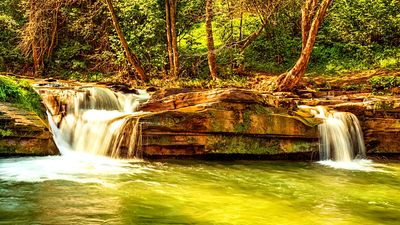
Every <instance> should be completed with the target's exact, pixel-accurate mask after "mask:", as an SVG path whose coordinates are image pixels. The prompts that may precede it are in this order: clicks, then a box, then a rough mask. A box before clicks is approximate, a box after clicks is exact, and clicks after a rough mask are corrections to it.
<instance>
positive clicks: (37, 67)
mask: <svg viewBox="0 0 400 225" xmlns="http://www.w3.org/2000/svg"><path fill="white" fill-rule="evenodd" d="M30 3H31V4H30V5H31V6H30V12H29V21H33V20H34V17H35V1H33V0H31V2H30ZM31 47H32V58H33V76H34V77H36V76H38V75H39V72H40V62H39V57H38V55H39V54H38V51H37V48H38V47H37V39H36V35H32V46H31Z"/></svg>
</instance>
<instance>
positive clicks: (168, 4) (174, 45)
mask: <svg viewBox="0 0 400 225" xmlns="http://www.w3.org/2000/svg"><path fill="white" fill-rule="evenodd" d="M176 6H177V0H165V11H166V29H167V42H168V43H167V46H168V58H169V64H170V75H171V77H172V78H173V79H175V78H176V77H177V76H178V75H179V52H178V38H177V34H176Z"/></svg>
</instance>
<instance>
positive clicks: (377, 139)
mask: <svg viewBox="0 0 400 225" xmlns="http://www.w3.org/2000/svg"><path fill="white" fill-rule="evenodd" d="M322 94H323V93H320V95H322ZM325 94H326V93H325ZM301 104H305V105H311V106H316V105H324V106H326V107H329V108H332V109H335V110H337V111H342V112H351V113H353V114H355V115H356V116H357V118H358V119H359V121H360V124H361V127H362V129H363V133H364V139H365V145H366V148H367V153H368V154H370V155H372V154H383V155H384V154H392V153H396V154H399V153H400V98H399V97H397V96H374V95H372V94H370V93H347V94H345V93H342V92H331V93H330V94H329V95H325V96H324V97H323V98H318V99H303V100H301Z"/></svg>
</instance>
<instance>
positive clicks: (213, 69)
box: [206, 0, 217, 79]
mask: <svg viewBox="0 0 400 225" xmlns="http://www.w3.org/2000/svg"><path fill="white" fill-rule="evenodd" d="M212 4H213V3H212V0H207V2H206V32H207V48H208V67H209V68H210V73H211V77H212V78H214V79H215V78H217V62H216V58H215V53H214V38H213V31H212V17H213V10H212Z"/></svg>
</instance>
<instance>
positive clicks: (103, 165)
mask: <svg viewBox="0 0 400 225" xmlns="http://www.w3.org/2000/svg"><path fill="white" fill-rule="evenodd" d="M145 171H146V168H144V167H142V166H141V165H140V164H135V163H133V162H132V161H129V162H128V161H122V160H115V159H110V158H106V157H98V156H90V155H87V154H80V153H77V154H75V153H70V154H67V155H64V156H47V157H26V158H5V159H0V180H4V181H7V182H9V181H16V182H43V181H47V180H67V181H73V182H79V183H98V184H102V185H108V182H107V180H109V179H110V176H114V175H118V174H126V173H144V172H145Z"/></svg>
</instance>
